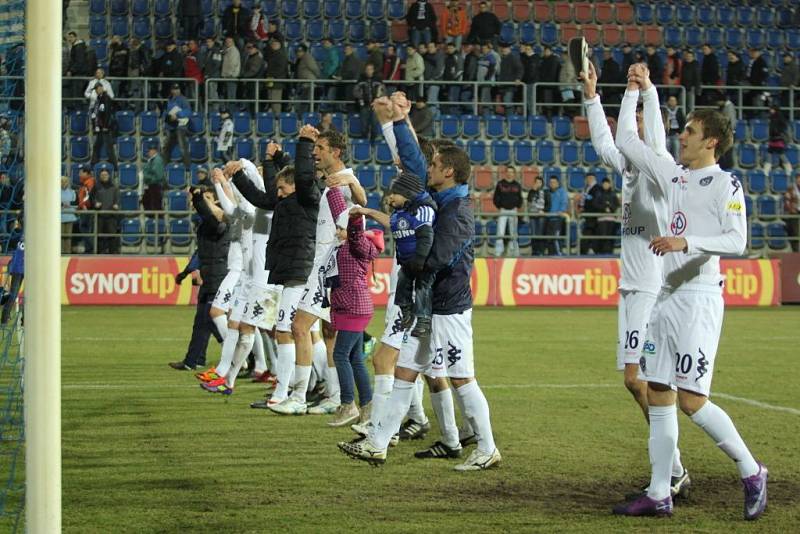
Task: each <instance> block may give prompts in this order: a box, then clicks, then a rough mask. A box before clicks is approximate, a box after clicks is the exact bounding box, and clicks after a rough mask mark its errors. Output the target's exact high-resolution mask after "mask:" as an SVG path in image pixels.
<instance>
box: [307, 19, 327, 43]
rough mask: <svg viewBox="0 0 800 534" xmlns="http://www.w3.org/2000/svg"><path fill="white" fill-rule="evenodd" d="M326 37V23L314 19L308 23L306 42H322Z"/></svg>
mask: <svg viewBox="0 0 800 534" xmlns="http://www.w3.org/2000/svg"><path fill="white" fill-rule="evenodd" d="M324 36H325V21H324V20H322V19H314V20H309V21H307V22H306V41H320V40H322V38H323V37H324Z"/></svg>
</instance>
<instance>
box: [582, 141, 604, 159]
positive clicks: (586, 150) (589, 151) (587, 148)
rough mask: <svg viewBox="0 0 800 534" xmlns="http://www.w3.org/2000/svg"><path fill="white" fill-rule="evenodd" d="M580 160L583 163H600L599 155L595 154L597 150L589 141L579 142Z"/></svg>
mask: <svg viewBox="0 0 800 534" xmlns="http://www.w3.org/2000/svg"><path fill="white" fill-rule="evenodd" d="M581 161H583V164H584V165H597V164H598V163H600V156H598V155H597V151H596V150H595V149H594V145H593V144H592V142H591V141H584V142H583V143H582V144H581Z"/></svg>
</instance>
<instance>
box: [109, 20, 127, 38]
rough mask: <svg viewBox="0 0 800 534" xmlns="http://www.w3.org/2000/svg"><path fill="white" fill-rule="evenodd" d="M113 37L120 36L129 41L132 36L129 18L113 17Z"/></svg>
mask: <svg viewBox="0 0 800 534" xmlns="http://www.w3.org/2000/svg"><path fill="white" fill-rule="evenodd" d="M111 35H119V36H120V37H122V38H123V39H127V38H128V36H129V35H130V27H129V25H128V17H112V18H111Z"/></svg>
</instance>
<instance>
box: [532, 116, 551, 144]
mask: <svg viewBox="0 0 800 534" xmlns="http://www.w3.org/2000/svg"><path fill="white" fill-rule="evenodd" d="M529 120H530V132H531V137H533V138H535V139H542V138H545V137H547V117H545V116H544V115H534V116H532V117H530V119H529Z"/></svg>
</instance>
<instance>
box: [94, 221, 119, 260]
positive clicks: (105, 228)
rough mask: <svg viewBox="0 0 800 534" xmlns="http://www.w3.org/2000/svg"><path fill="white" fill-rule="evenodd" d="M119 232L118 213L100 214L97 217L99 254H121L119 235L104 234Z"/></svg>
mask: <svg viewBox="0 0 800 534" xmlns="http://www.w3.org/2000/svg"><path fill="white" fill-rule="evenodd" d="M118 232H119V229H118V225H117V216H116V215H100V216H98V217H97V233H98V234H100V235H99V237H98V238H97V253H98V254H119V246H120V242H119V236H116V235H103V234H116V233H118Z"/></svg>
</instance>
